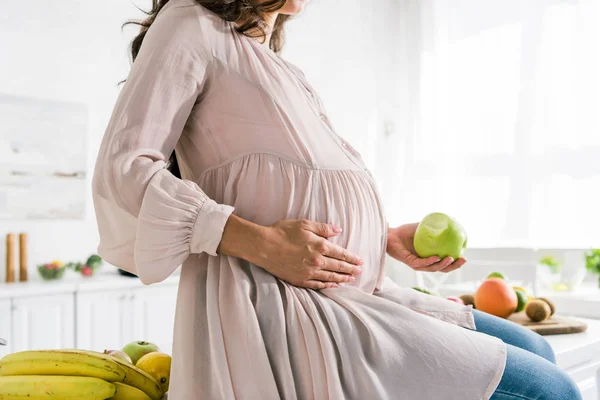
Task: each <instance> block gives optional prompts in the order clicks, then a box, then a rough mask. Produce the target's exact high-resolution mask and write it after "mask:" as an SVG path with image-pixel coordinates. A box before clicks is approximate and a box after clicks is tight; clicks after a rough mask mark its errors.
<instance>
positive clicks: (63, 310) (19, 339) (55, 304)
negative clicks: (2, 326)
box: [11, 293, 75, 351]
mask: <svg viewBox="0 0 600 400" xmlns="http://www.w3.org/2000/svg"><path fill="white" fill-rule="evenodd" d="M12 302H13V303H12V304H13V313H12V335H11V342H12V345H11V351H21V350H40V349H64V348H73V347H75V340H74V330H75V329H74V324H73V321H74V307H75V303H74V294H73V293H69V294H57V295H49V296H38V297H23V298H16V299H13V300H12Z"/></svg>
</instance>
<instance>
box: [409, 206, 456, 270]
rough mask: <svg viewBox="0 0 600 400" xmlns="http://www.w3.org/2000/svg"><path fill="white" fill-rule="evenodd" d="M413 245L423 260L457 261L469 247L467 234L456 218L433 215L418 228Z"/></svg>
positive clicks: (428, 216)
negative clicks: (430, 258) (450, 259)
mask: <svg viewBox="0 0 600 400" xmlns="http://www.w3.org/2000/svg"><path fill="white" fill-rule="evenodd" d="M413 245H414V247H415V251H416V252H417V254H418V255H419V257H421V258H427V257H431V256H438V257H440V258H441V259H444V258H445V257H448V256H450V257H452V258H453V259H455V260H456V259H458V258H459V257H461V256H462V255H463V252H464V250H465V248H466V247H467V233H466V232H465V229H464V228H463V227H462V226H461V225H460V224H459V223H458V222H457V221H456V220H455V219H454V218H452V217H450V216H448V215H446V214H443V213H431V214H429V215H427V216H425V218H423V220H422V221H421V222H420V223H419V226H417V230H416V232H415V237H414V242H413Z"/></svg>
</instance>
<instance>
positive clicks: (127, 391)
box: [111, 382, 150, 400]
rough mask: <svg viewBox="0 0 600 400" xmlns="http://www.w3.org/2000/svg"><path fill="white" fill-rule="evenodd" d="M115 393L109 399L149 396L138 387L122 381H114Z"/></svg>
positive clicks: (138, 399)
mask: <svg viewBox="0 0 600 400" xmlns="http://www.w3.org/2000/svg"><path fill="white" fill-rule="evenodd" d="M114 385H115V389H116V392H115V395H114V396H113V397H111V400H150V397H148V395H147V394H146V393H144V392H142V391H141V390H139V389H136V388H134V387H133V386H129V385H126V384H124V383H119V382H115V383H114Z"/></svg>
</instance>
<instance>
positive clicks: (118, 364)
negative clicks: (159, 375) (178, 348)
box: [0, 349, 163, 400]
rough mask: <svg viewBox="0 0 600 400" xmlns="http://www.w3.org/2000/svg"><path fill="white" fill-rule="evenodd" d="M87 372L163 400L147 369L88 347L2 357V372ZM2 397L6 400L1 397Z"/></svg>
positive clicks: (13, 373) (35, 373)
mask: <svg viewBox="0 0 600 400" xmlns="http://www.w3.org/2000/svg"><path fill="white" fill-rule="evenodd" d="M15 375H62V376H84V377H94V378H99V379H103V380H106V381H108V382H121V383H124V384H126V385H129V386H133V387H134V388H137V389H139V390H141V391H142V392H144V393H145V394H146V395H148V397H150V399H151V400H160V398H161V397H162V395H163V392H162V390H161V388H160V385H159V384H158V382H156V380H155V379H154V378H153V377H151V376H150V375H148V374H147V373H146V372H144V371H142V370H141V369H139V368H136V367H135V366H133V365H132V364H129V363H128V362H126V361H123V360H121V359H119V358H116V357H112V356H110V355H108V354H103V353H99V352H95V351H87V350H70V349H69V350H37V351H21V352H17V353H12V354H9V355H7V356H5V357H4V358H2V359H1V360H0V376H15ZM0 400H4V399H2V398H0Z"/></svg>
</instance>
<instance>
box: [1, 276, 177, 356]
mask: <svg viewBox="0 0 600 400" xmlns="http://www.w3.org/2000/svg"><path fill="white" fill-rule="evenodd" d="M115 275H116V274H115ZM115 275H99V276H95V277H94V278H90V279H82V280H80V281H76V282H68V281H65V282H50V283H48V282H28V283H19V282H17V283H11V284H0V293H2V294H3V298H1V299H0V338H3V339H6V340H7V341H8V346H6V347H5V346H0V357H2V356H3V355H5V354H8V353H11V352H15V351H21V350H35V349H59V348H79V349H87V350H95V351H103V350H105V349H121V348H122V347H123V346H124V345H126V344H127V343H129V342H132V341H134V340H145V341H149V342H152V343H155V344H157V345H158V346H159V347H160V349H161V350H162V351H164V352H166V353H169V354H170V353H171V349H172V347H173V323H174V320H175V305H176V301H177V286H178V282H179V277H177V276H173V277H170V278H168V279H167V280H165V281H164V282H161V283H157V284H154V285H150V286H144V285H143V284H142V283H141V282H140V281H139V279H132V278H125V277H121V276H118V275H116V276H115Z"/></svg>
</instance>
